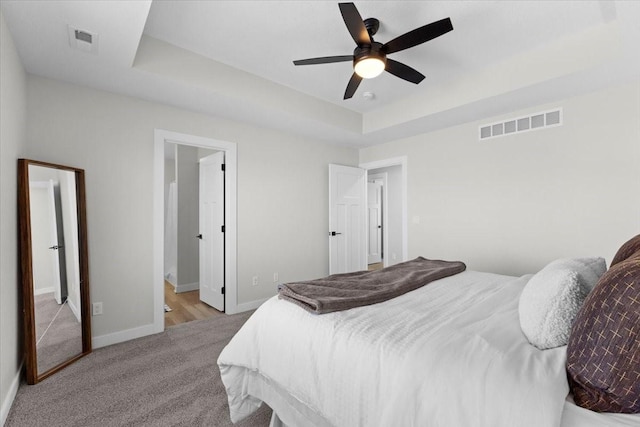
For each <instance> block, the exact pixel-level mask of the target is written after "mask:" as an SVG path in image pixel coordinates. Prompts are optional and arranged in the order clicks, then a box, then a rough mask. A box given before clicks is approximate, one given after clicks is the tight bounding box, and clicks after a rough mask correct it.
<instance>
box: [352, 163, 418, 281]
mask: <svg viewBox="0 0 640 427" xmlns="http://www.w3.org/2000/svg"><path fill="white" fill-rule="evenodd" d="M360 167H361V168H363V169H366V170H367V207H368V215H367V230H368V232H367V250H368V268H369V270H377V269H380V268H383V267H388V266H390V265H394V264H397V263H399V262H402V261H406V260H407V257H408V253H407V252H408V250H407V214H406V212H407V203H406V200H407V195H406V194H407V193H406V157H398V158H392V159H385V160H380V161H376V162H370V163H364V164H361V165H360Z"/></svg>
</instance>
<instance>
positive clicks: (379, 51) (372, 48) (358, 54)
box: [353, 42, 387, 66]
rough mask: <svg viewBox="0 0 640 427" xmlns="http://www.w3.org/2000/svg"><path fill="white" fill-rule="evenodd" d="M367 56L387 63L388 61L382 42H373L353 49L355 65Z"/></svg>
mask: <svg viewBox="0 0 640 427" xmlns="http://www.w3.org/2000/svg"><path fill="white" fill-rule="evenodd" d="M367 58H376V59H379V60H381V61H382V62H383V63H384V64H385V65H386V63H387V54H386V53H385V51H384V49H383V45H382V43H378V42H373V43H371V45H363V46H357V47H356V48H355V49H354V50H353V65H354V66H355V65H356V64H357V63H358V62H360V61H362V60H363V59H367Z"/></svg>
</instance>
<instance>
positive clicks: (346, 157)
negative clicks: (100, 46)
mask: <svg viewBox="0 0 640 427" xmlns="http://www.w3.org/2000/svg"><path fill="white" fill-rule="evenodd" d="M27 89H28V90H27V92H28V118H29V127H28V134H27V137H28V147H27V148H28V152H29V155H30V156H31V157H34V158H38V159H41V160H46V161H51V162H54V163H61V164H69V165H73V166H77V167H81V168H84V169H85V170H86V186H87V222H88V241H89V270H90V281H91V299H92V300H93V301H102V302H103V304H104V314H103V315H101V316H96V317H93V318H92V328H93V334H94V337H95V336H102V335H105V334H108V333H114V332H119V331H124V330H128V329H132V328H137V327H140V326H144V325H149V324H151V323H152V322H153V283H152V276H153V270H152V268H153V263H152V253H153V247H152V245H153V239H152V237H153V236H152V216H153V211H152V209H153V200H152V197H153V194H152V193H153V191H152V189H153V158H152V157H153V135H154V134H153V132H154V129H156V128H159V129H166V130H170V131H175V132H180V133H187V134H192V135H198V136H203V137H208V138H214V139H218V140H223V141H230V142H235V143H237V146H238V202H237V203H238V218H237V224H238V253H237V259H238V303H240V304H242V303H248V302H251V301H255V300H261V299H264V298H267V297H269V296H272V295H274V294H275V291H276V288H275V283H273V280H272V279H273V273H274V272H278V273H279V278H280V280H281V281H290V280H294V279H303V278H304V279H309V278H315V277H321V276H324V275H326V274H327V273H328V263H329V260H328V238H327V235H326V231H327V224H328V210H329V209H328V206H327V197H328V196H327V191H328V190H327V189H328V184H327V182H328V168H327V164H328V163H331V162H333V163H341V164H347V165H356V164H357V162H358V154H357V151H356V150H354V149H347V148H338V147H331V146H327V145H326V144H322V143H317V142H316V141H313V140H306V139H303V138H300V137H296V136H293V135H290V134H285V133H281V132H276V131H272V130H267V129H262V128H257V127H252V126H248V125H245V124H243V123H238V122H232V121H229V120H223V119H219V118H216V117H211V116H207V115H203V114H198V113H193V112H189V111H186V110H181V109H177V108H172V107H168V106H164V105H160V104H157V103H152V102H147V101H142V100H138V99H135V98H130V97H125V96H121V95H115V94H111V93H107V92H102V91H97V90H93V89H88V88H84V87H80V86H76V85H71V84H66V83H61V82H56V81H53V80H49V79H44V78H40V77H35V76H29V78H28V85H27ZM252 276H259V277H260V281H259V284H258V286H255V287H254V286H252V285H251V278H252Z"/></svg>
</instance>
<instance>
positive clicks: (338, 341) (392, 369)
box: [218, 258, 640, 427]
mask: <svg viewBox="0 0 640 427" xmlns="http://www.w3.org/2000/svg"><path fill="white" fill-rule="evenodd" d="M639 259H640V258H639ZM532 277H533V276H532V275H526V276H522V277H511V276H504V275H498V274H492V273H485V272H476V271H464V272H462V273H459V274H455V275H453V276H450V277H446V278H442V279H438V280H435V281H433V282H432V283H430V284H429V285H427V286H423V287H420V288H418V289H415V290H413V291H411V292H408V293H405V294H404V295H401V296H398V297H396V298H393V299H390V300H388V301H385V302H381V303H378V304H374V305H369V306H364V307H357V308H352V309H350V310H345V311H336V312H332V313H328V314H322V315H317V314H313V313H310V312H309V311H306V310H304V309H302V308H301V307H299V306H297V305H295V304H291V303H290V302H288V301H285V300H282V299H279V298H278V297H277V296H276V297H273V298H271V299H270V300H268V301H267V302H265V303H264V304H263V305H262V306H261V307H260V308H259V309H258V310H256V312H255V313H254V314H253V315H252V316H251V318H250V319H249V320H248V321H247V322H246V324H245V325H244V326H243V327H242V328H241V329H240V330H239V331H238V333H237V334H236V335H235V336H234V338H233V339H232V340H231V342H230V343H229V344H228V345H227V347H226V348H225V349H224V350H223V351H222V353H221V354H220V356H219V359H218V365H219V368H220V372H221V376H222V380H223V382H224V384H225V387H226V391H227V394H228V399H229V407H230V414H231V419H232V421H234V422H237V421H239V420H241V419H243V418H245V417H247V416H248V415H249V414H251V413H253V412H254V411H255V410H257V409H258V408H259V407H260V405H261V404H262V403H263V402H265V403H266V404H268V405H269V406H270V407H271V408H272V409H273V411H274V412H273V417H272V420H271V425H272V426H274V427H275V426H289V427H303V426H314V427H323V426H348V427H357V426H363V427H364V426H427V425H428V426H443V427H452V426H453V427H455V426H487V427H500V426H505V427H507V426H509V427H511V426H520V427H528V426H531V427H534V426H535V427H540V426H549V427H556V426H561V427H591V426H593V427H596V426H598V427H602V426H612V427H613V426H636V427H638V426H640V414H622V413H621V414H613V413H597V412H594V411H590V410H587V409H584V408H582V407H579V406H577V405H576V404H575V403H574V402H573V398H572V396H571V394H570V389H569V384H568V382H567V371H566V365H567V351H566V349H567V347H566V346H560V347H556V348H551V349H547V350H544V351H541V350H539V349H538V348H536V347H534V346H532V345H531V343H530V342H529V341H528V340H527V337H525V335H524V334H523V332H522V329H521V326H520V321H519V299H520V296H521V294H522V292H523V289H524V288H525V287H526V285H527V283H528V282H529V281H530V280H531V278H532Z"/></svg>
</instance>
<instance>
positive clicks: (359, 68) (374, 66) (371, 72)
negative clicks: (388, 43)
mask: <svg viewBox="0 0 640 427" xmlns="http://www.w3.org/2000/svg"><path fill="white" fill-rule="evenodd" d="M385 66H386V63H385V61H384V59H383V58H381V57H378V56H368V57H364V58H359V59H358V60H357V61H356V63H355V65H354V66H353V69H354V71H355V72H356V74H357V75H359V76H360V77H362V78H363V79H372V78H374V77H378V76H379V75H380V74H382V72H383V71H384V67H385Z"/></svg>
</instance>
